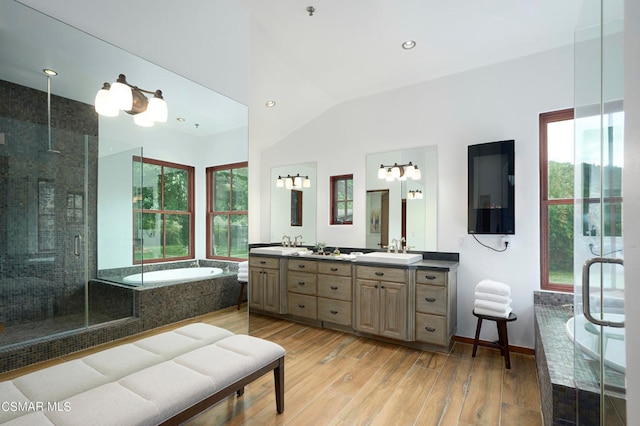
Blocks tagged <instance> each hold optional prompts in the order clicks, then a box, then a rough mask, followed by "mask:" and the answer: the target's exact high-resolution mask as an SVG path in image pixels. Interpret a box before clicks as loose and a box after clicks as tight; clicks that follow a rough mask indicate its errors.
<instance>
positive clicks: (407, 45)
mask: <svg viewBox="0 0 640 426" xmlns="http://www.w3.org/2000/svg"><path fill="white" fill-rule="evenodd" d="M414 47H416V42H415V41H413V40H407V41H405V42H404V43H402V48H403V49H406V50H409V49H413V48H414Z"/></svg>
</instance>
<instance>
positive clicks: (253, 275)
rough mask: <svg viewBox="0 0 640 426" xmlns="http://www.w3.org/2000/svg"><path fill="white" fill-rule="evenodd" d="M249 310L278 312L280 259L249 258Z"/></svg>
mask: <svg viewBox="0 0 640 426" xmlns="http://www.w3.org/2000/svg"><path fill="white" fill-rule="evenodd" d="M248 298H249V308H250V309H251V308H254V309H259V310H263V311H267V312H276V313H277V312H279V311H280V259H278V258H272V257H261V256H251V257H249V288H248Z"/></svg>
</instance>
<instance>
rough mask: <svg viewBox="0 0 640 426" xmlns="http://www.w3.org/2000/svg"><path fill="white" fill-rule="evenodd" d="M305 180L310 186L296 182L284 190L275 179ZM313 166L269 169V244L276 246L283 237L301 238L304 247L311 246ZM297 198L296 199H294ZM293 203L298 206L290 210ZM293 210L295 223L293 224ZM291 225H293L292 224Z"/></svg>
mask: <svg viewBox="0 0 640 426" xmlns="http://www.w3.org/2000/svg"><path fill="white" fill-rule="evenodd" d="M298 174H299V175H300V176H308V177H309V181H310V185H309V186H305V185H303V184H300V182H298V183H295V184H294V185H293V186H291V187H290V188H288V187H287V186H288V185H283V186H278V184H277V183H276V182H277V180H278V177H285V176H297V175H298ZM317 185H318V182H317V181H316V163H315V162H310V163H303V164H293V165H290V166H280V167H274V168H272V169H271V230H270V235H271V242H273V243H280V242H281V241H282V239H283V236H285V235H287V236H289V237H291V241H294V237H296V236H299V235H301V236H302V237H301V238H300V237H299V238H298V242H300V240H302V242H303V244H304V245H314V244H315V242H316V192H317ZM295 194H299V195H295ZM294 203H298V205H297V206H294ZM294 207H295V216H297V217H295V221H294ZM294 222H295V224H294Z"/></svg>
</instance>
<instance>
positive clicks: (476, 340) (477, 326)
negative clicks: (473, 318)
mask: <svg viewBox="0 0 640 426" xmlns="http://www.w3.org/2000/svg"><path fill="white" fill-rule="evenodd" d="M481 328H482V318H478V325H476V337H475V339H473V353H472V354H471V356H473V357H474V358H475V356H476V352H477V351H478V342H479V341H480V329H481Z"/></svg>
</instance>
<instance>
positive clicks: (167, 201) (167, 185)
mask: <svg viewBox="0 0 640 426" xmlns="http://www.w3.org/2000/svg"><path fill="white" fill-rule="evenodd" d="M193 176H194V169H193V167H190V166H184V165H181V164H174V163H168V162H165V161H159V160H152V159H149V158H140V157H134V159H133V182H134V186H133V191H134V192H133V194H134V197H133V212H134V219H133V222H134V230H135V231H134V232H135V234H136V236H135V238H134V252H133V257H134V259H133V261H134V263H141V262H143V263H147V262H163V261H169V260H179V259H189V258H193V252H194V251H193V235H194V232H193V227H194V223H193V222H194V220H193V192H194V182H193Z"/></svg>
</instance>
